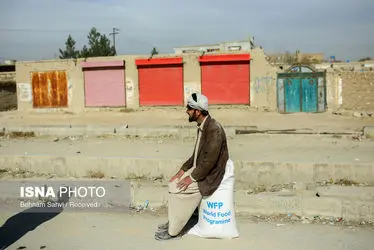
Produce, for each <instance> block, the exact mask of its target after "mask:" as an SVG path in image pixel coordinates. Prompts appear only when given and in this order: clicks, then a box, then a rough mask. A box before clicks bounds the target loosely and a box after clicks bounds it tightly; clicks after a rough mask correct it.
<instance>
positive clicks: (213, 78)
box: [200, 54, 250, 104]
mask: <svg viewBox="0 0 374 250" xmlns="http://www.w3.org/2000/svg"><path fill="white" fill-rule="evenodd" d="M249 59H250V58H249V54H244V55H242V54H240V55H238V54H232V55H207V56H202V57H200V63H201V92H202V93H203V94H204V95H206V96H207V97H208V99H209V103H211V104H249V100H250V93H249V91H250V88H249V82H250V77H249V76H250V72H249V70H250V68H249Z"/></svg>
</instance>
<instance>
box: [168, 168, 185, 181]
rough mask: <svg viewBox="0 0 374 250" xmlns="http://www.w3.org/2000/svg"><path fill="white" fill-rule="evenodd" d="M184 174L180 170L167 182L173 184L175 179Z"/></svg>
mask: <svg viewBox="0 0 374 250" xmlns="http://www.w3.org/2000/svg"><path fill="white" fill-rule="evenodd" d="M183 174H184V171H183V170H182V169H181V170H179V171H178V173H177V174H176V175H174V176H173V177H171V179H170V180H169V182H173V181H174V180H175V179H178V180H179V179H180V178H181V177H182V176H183Z"/></svg>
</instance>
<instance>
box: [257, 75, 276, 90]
mask: <svg viewBox="0 0 374 250" xmlns="http://www.w3.org/2000/svg"><path fill="white" fill-rule="evenodd" d="M272 84H273V78H272V77H271V76H261V77H256V78H255V80H254V82H253V89H254V91H255V92H256V93H257V94H261V93H266V92H268V90H269V87H270V86H271V85H272Z"/></svg>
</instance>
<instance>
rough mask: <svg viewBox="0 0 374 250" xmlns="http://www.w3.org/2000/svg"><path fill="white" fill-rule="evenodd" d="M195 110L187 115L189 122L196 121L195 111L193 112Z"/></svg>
mask: <svg viewBox="0 0 374 250" xmlns="http://www.w3.org/2000/svg"><path fill="white" fill-rule="evenodd" d="M195 112H196V111H194V112H193V113H192V115H190V116H188V121H189V122H196V121H197V117H196V113H195Z"/></svg>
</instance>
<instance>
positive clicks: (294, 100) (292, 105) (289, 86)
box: [285, 78, 301, 113]
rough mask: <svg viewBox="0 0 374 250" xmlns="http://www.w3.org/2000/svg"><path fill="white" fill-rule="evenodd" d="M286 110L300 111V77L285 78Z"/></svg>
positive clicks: (291, 111) (290, 111) (289, 111)
mask: <svg viewBox="0 0 374 250" xmlns="http://www.w3.org/2000/svg"><path fill="white" fill-rule="evenodd" d="M285 92H286V93H285V94H286V111H287V112H288V113H293V112H300V111H301V107H300V78H289V79H287V80H286V86H285Z"/></svg>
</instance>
